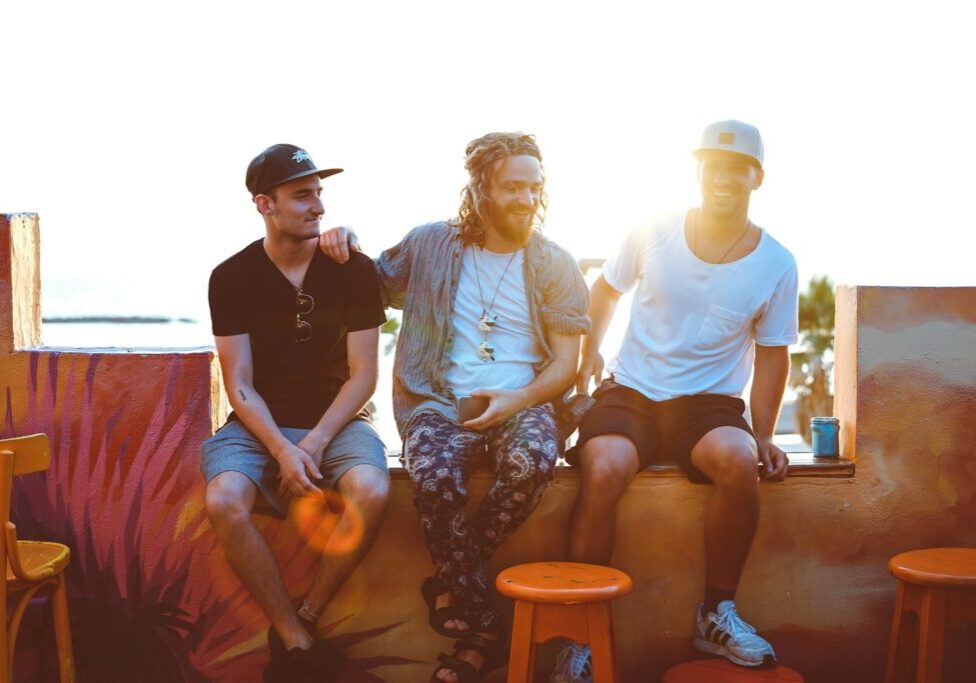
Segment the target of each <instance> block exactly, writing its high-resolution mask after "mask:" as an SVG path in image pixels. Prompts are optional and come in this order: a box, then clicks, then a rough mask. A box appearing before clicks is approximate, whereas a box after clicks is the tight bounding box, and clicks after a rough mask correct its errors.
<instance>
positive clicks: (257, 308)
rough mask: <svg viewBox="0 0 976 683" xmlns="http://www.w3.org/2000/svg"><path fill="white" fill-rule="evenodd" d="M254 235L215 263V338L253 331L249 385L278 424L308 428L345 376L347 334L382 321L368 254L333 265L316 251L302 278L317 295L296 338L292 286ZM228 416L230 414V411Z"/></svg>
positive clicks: (212, 287) (304, 287) (212, 282)
mask: <svg viewBox="0 0 976 683" xmlns="http://www.w3.org/2000/svg"><path fill="white" fill-rule="evenodd" d="M262 242H263V240H257V241H256V242H253V243H251V244H249V245H248V246H247V247H245V248H244V249H242V250H241V251H239V252H238V253H236V254H234V255H233V256H231V257H230V258H229V259H227V260H226V261H224V262H223V263H221V264H220V265H219V266H217V267H216V268H214V270H213V273H211V275H210V319H211V322H212V324H213V333H214V336H216V337H229V336H233V335H238V334H248V335H250V341H251V356H252V360H253V363H254V388H255V389H256V390H257V392H258V393H259V394H260V395H261V398H263V399H264V401H265V403H267V404H268V408H269V409H270V410H271V416H272V417H273V418H274V421H275V424H277V425H278V426H279V427H297V428H303V429H311V428H312V427H314V426H315V424H316V423H317V422H318V421H319V419H320V418H321V417H322V415H323V413H325V411H326V409H327V408H328V407H329V405H331V404H332V401H333V400H334V399H335V397H336V394H337V393H339V389H340V388H341V387H342V385H343V384H344V383H345V382H346V381H347V380H348V379H349V364H348V361H347V360H346V333H347V332H355V331H357V330H365V329H369V328H372V327H377V326H379V325H382V324H383V322H384V321H385V320H386V315H385V314H384V312H383V304H382V301H381V299H380V286H379V278H378V276H377V274H376V269H375V267H374V265H373V262H372V260H370V259H369V258H368V257H366V256H363V255H362V254H359V253H353V254H352V257H351V258H350V259H349V261H347V262H346V263H344V264H341V265H340V264H338V263H335V262H334V261H332V259H330V258H329V257H327V256H326V255H325V254H323V253H322V252H321V251H319V250H318V249H316V250H315V254H314V256H312V261H311V263H310V264H309V266H308V271H307V272H306V274H305V281H304V282H303V283H302V292H304V293H305V294H308V295H310V296H311V297H312V298H313V299H314V306H313V308H312V311H311V312H310V313H308V314H305V315H302V316H301V319H302V320H304V321H305V322H307V323H309V324H310V325H311V337H310V338H309V339H308V340H307V341H295V338H296V334H295V315H296V313H297V312H298V310H299V307H298V304H297V292H296V291H295V288H294V287H293V286H292V284H291V283H290V282H289V281H288V278H286V277H285V276H284V274H283V273H282V272H281V271H280V270H278V267H277V266H275V264H274V263H273V262H272V261H271V259H270V258H269V257H268V254H267V253H266V252H265V251H264V246H263V243H262ZM230 419H235V416H234V415H233V414H231V416H230Z"/></svg>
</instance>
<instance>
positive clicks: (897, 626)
mask: <svg viewBox="0 0 976 683" xmlns="http://www.w3.org/2000/svg"><path fill="white" fill-rule="evenodd" d="M910 626H911V624H910V623H908V620H906V619H905V584H904V583H902V582H901V581H899V582H898V589H897V593H896V594H895V613H894V615H893V616H892V618H891V636H890V637H889V638H888V660H887V663H886V665H885V677H884V683H896V682H897V681H898V667H899V665H901V664H903V661H902V660H903V659H904V657H905V653H904V652H901V651H900V649H899V648H901V649H902V650H903V649H904V648H903V647H901V646H902V644H903V641H904V637H903V635H902V631H903V630H907V629H908V628H909V627H910ZM899 655H900V657H899Z"/></svg>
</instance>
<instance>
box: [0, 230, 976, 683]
mask: <svg viewBox="0 0 976 683" xmlns="http://www.w3.org/2000/svg"><path fill="white" fill-rule="evenodd" d="M38 244H39V231H38V225H37V220H36V217H33V216H14V217H9V216H8V217H3V216H0V388H2V390H3V392H4V393H3V395H2V396H0V399H2V401H3V404H2V408H3V417H2V427H0V435H2V436H3V437H6V436H11V435H17V434H27V433H32V432H37V431H43V432H47V433H48V434H49V435H50V436H51V440H52V445H53V449H54V452H53V460H52V467H51V469H50V470H49V471H48V472H47V473H42V474H36V475H30V476H29V477H24V478H21V479H20V480H18V481H17V483H16V487H15V494H14V495H15V499H14V511H13V515H14V519H15V521H16V522H17V524H18V527H19V529H20V530H21V536H22V537H23V538H39V539H40V538H43V539H47V540H57V541H61V542H64V543H66V544H68V545H69V546H70V547H71V549H72V564H71V567H70V570H69V574H68V576H69V596H70V610H71V614H72V620H73V628H74V638H75V652H76V658H77V668H78V671H79V675H80V679H81V680H82V681H99V682H101V681H106V682H114V681H160V682H162V681H167V682H168V681H258V680H260V673H261V669H262V668H263V666H264V664H265V662H266V660H267V648H266V634H267V620H266V619H265V618H264V617H263V615H262V614H261V613H260V610H258V608H257V607H256V605H255V604H254V603H253V602H252V601H251V600H250V599H249V598H248V596H247V594H246V593H245V592H244V591H243V590H242V588H241V586H240V584H239V583H238V581H237V580H236V578H235V577H234V576H233V575H232V574H231V572H230V570H229V568H228V567H227V565H226V563H225V562H224V560H223V557H222V554H221V551H220V549H219V548H218V547H217V545H216V543H215V541H214V537H213V534H212V533H211V531H210V528H209V525H208V523H207V521H206V517H205V515H204V512H203V507H202V494H203V482H202V479H201V477H200V474H199V466H198V463H199V450H200V443H201V442H202V441H203V440H204V439H205V438H207V436H209V435H210V434H211V433H212V431H213V429H214V426H215V422H216V421H217V420H219V417H216V416H217V415H219V414H220V412H221V408H220V406H219V405H218V404H219V391H218V384H217V383H218V381H219V377H218V374H217V372H216V364H215V362H214V358H213V354H212V353H211V352H209V351H201V352H194V353H175V352H167V351H146V352H132V353H126V352H106V351H104V350H102V351H99V352H88V351H84V350H77V349H75V350H69V349H49V348H45V347H43V346H40V345H39V344H40V315H39V300H40V297H39V285H40V278H39V275H38V273H39V270H38V265H37V245H38ZM837 319H838V341H837V382H836V384H837V387H836V390H837V391H836V393H837V409H836V413H837V414H838V416H839V417H840V418H841V421H842V436H843V442H842V448H843V449H844V452H845V454H846V456H847V457H848V458H850V459H851V460H856V463H857V469H856V474H855V475H854V476H848V477H836V476H832V477H818V476H791V477H789V478H788V479H787V481H786V482H784V483H783V484H778V485H764V489H763V491H764V497H763V509H762V516H761V521H760V528H759V533H758V537H757V540H756V545H755V549H754V551H753V554H752V556H751V557H750V560H749V564H748V565H747V567H746V574H745V577H744V580H743V585H742V588H741V590H740V593H739V596H738V599H739V606H740V609H741V611H742V612H743V613H744V614H745V615H746V616H747V618H748V619H749V620H750V621H752V622H753V623H754V624H756V625H757V626H759V627H760V628H761V629H762V631H763V633H764V635H766V636H767V637H768V638H769V639H770V640H771V641H772V642H773V644H774V645H775V646H776V649H777V652H778V654H779V656H780V659H781V661H783V662H784V663H786V664H787V665H789V666H791V667H792V668H794V669H796V670H798V671H799V672H801V673H803V674H804V675H805V677H806V680H807V681H814V682H816V681H830V682H831V683H842V682H851V683H854V682H858V683H861V682H864V681H877V680H880V678H881V674H882V669H883V662H884V654H885V648H886V645H887V629H888V626H889V624H890V619H891V610H892V607H893V604H894V591H895V584H894V580H893V579H891V577H890V576H889V575H888V573H887V570H886V562H887V559H888V558H889V557H890V556H891V555H893V554H895V553H898V552H901V551H903V550H906V549H910V548H917V547H925V546H934V545H976V525H974V523H973V522H974V519H976V288H962V289H950V290H946V289H917V288H905V289H889V288H872V287H857V288H841V290H840V291H839V292H838V316H837ZM393 464H394V465H395V464H396V463H395V461H393ZM814 474H815V473H814ZM391 476H392V478H393V487H392V489H393V493H392V499H391V502H390V507H389V510H388V513H387V517H386V520H385V522H384V526H383V529H382V531H381V533H380V536H379V538H378V540H377V541H376V544H375V546H374V548H373V550H372V551H371V553H370V554H369V556H368V557H367V559H366V560H365V562H364V563H363V564H362V566H361V567H360V568H359V569H358V570H357V571H356V572H355V573H354V574H353V576H352V577H351V578H350V580H349V581H348V582H347V584H346V586H345V587H344V588H343V589H342V591H341V592H340V593H339V595H337V596H336V599H335V600H333V602H332V604H331V605H330V606H329V609H328V612H327V613H326V614H325V615H324V616H323V618H322V620H321V621H320V624H319V627H320V630H321V631H322V633H323V634H324V635H326V636H327V637H329V638H331V639H332V640H333V642H335V643H336V644H338V645H340V646H341V647H343V648H345V649H346V651H347V654H348V655H349V658H350V664H349V666H348V668H347V670H346V673H345V676H344V678H343V680H344V681H347V682H357V681H370V682H374V683H375V682H378V681H387V682H390V683H397V682H403V683H413V682H415V681H417V682H421V681H426V680H427V679H428V677H429V675H430V671H431V670H432V669H433V666H434V661H435V656H436V654H437V653H438V652H441V651H444V650H448V649H450V644H451V643H450V640H448V639H446V638H441V637H440V636H437V635H435V634H433V633H432V632H431V631H430V629H429V628H428V627H427V624H426V612H425V611H424V607H423V603H422V599H421V597H420V594H419V590H418V586H419V584H420V582H421V580H422V579H423V578H424V577H425V576H426V575H427V574H428V573H429V572H430V563H429V560H428V558H427V556H426V551H425V550H424V547H423V544H422V542H421V539H420V534H419V530H418V528H417V523H416V516H415V513H414V510H413V506H412V503H411V493H410V487H409V481H408V480H407V478H406V476H405V474H404V473H403V472H402V471H401V470H399V469H395V468H394V469H392V470H391ZM487 482H488V478H487V475H476V476H475V482H474V486H473V487H472V488H473V490H474V492H475V496H473V498H475V499H476V498H477V494H478V493H479V492H481V491H483V490H484V488H485V487H486V485H487ZM576 489H577V480H576V475H575V472H573V471H569V470H560V471H559V472H558V473H557V475H556V478H555V480H554V482H553V484H552V486H551V487H550V490H549V491H548V492H547V493H546V495H545V496H544V498H543V500H542V503H541V504H540V505H539V507H538V508H537V510H536V511H535V512H534V513H533V516H532V517H531V519H530V520H529V522H528V523H527V524H526V525H525V526H524V527H523V528H522V529H520V530H519V531H518V532H517V533H516V535H515V536H514V537H513V538H512V539H511V540H510V541H509V542H508V543H507V544H506V545H505V546H503V547H502V548H501V549H500V550H499V552H498V554H497V556H496V557H495V558H494V567H495V569H501V568H503V567H504V566H507V565H509V564H513V563H516V562H522V561H531V560H539V559H558V558H561V557H563V556H564V553H565V528H566V522H567V520H568V516H569V511H570V508H571V505H572V502H573V498H574V496H575V493H576ZM707 495H708V488H707V487H700V486H693V485H691V484H688V483H687V482H685V481H684V480H683V479H681V478H679V477H677V476H673V475H671V474H669V473H667V472H664V473H659V472H658V473H654V472H649V473H645V474H642V475H641V476H640V477H638V478H637V479H636V480H635V482H634V484H633V485H632V486H631V487H630V489H629V490H628V492H627V494H626V495H625V496H624V498H623V500H622V501H621V506H620V514H619V535H618V542H617V551H616V555H615V557H614V564H615V565H616V566H618V567H619V568H621V569H623V570H624V571H627V572H628V573H630V574H631V575H632V577H633V578H634V583H635V590H634V592H633V594H631V595H630V596H628V597H626V598H624V599H622V600H621V601H620V602H619V603H618V604H617V605H616V607H615V610H616V611H615V616H616V622H617V625H618V627H617V637H618V642H619V646H620V653H621V657H622V663H623V669H624V678H623V680H624V681H642V682H643V681H653V680H658V677H659V675H660V673H661V672H663V671H664V670H665V669H666V668H667V667H668V666H671V665H673V664H675V663H677V662H680V661H683V660H686V659H692V658H695V656H696V655H695V653H694V651H693V650H692V649H691V647H690V638H691V634H692V630H693V627H694V611H695V608H696V607H697V604H698V602H699V600H700V594H701V590H702V588H701V586H702V582H703V576H704V572H703V568H702V554H703V543H702V539H701V524H702V515H703V509H704V503H705V500H706V498H707ZM258 519H259V524H260V525H261V528H262V531H263V533H264V534H265V536H266V538H267V539H268V540H269V542H270V543H271V545H272V547H273V548H274V550H275V553H276V555H277V556H278V557H279V559H280V562H281V565H282V567H283V570H284V573H285V576H286V580H287V581H288V583H289V586H290V587H291V588H292V589H293V591H294V594H295V595H296V596H297V595H301V594H302V592H303V590H304V589H305V588H306V587H307V585H308V583H309V581H310V578H311V573H312V571H313V568H314V565H315V563H316V561H317V554H316V552H315V550H314V544H311V543H309V542H308V540H307V539H306V536H305V535H303V533H302V530H301V529H300V528H299V526H300V525H296V524H295V523H294V520H291V521H285V522H278V521H276V520H273V519H271V518H267V517H263V516H258ZM47 618H49V617H48V615H47V614H46V612H45V610H44V609H43V607H42V606H41V605H40V604H39V605H37V606H36V608H34V609H32V613H31V615H29V617H28V620H27V622H26V623H25V626H24V630H23V631H22V637H21V641H20V642H19V643H18V649H17V657H16V662H17V667H18V668H17V671H18V674H17V680H21V681H49V680H56V668H55V666H54V663H53V657H52V656H51V652H52V651H53V644H52V636H51V630H50V627H49V626H46V621H45V620H46V619H47ZM954 638H955V636H952V637H950V639H949V642H948V646H947V647H948V652H947V675H946V680H947V681H964V680H965V681H971V680H974V679H973V676H974V675H976V674H972V673H970V672H969V671H968V670H967V669H966V666H967V665H968V662H967V661H966V660H967V658H966V656H965V653H964V652H963V651H962V650H963V648H962V647H961V644H962V643H961V640H959V639H958V638H955V640H954ZM957 641H959V642H957ZM956 645H959V647H956ZM549 649H550V651H551V649H552V648H549ZM542 660H543V661H542V662H540V664H545V663H547V658H546V657H543V658H542ZM489 680H493V681H501V680H504V675H503V672H502V671H499V672H496V674H495V675H494V676H493V677H491V678H490V679H489Z"/></svg>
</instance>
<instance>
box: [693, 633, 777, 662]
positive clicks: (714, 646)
mask: <svg viewBox="0 0 976 683" xmlns="http://www.w3.org/2000/svg"><path fill="white" fill-rule="evenodd" d="M691 645H692V647H694V648H695V649H696V650H701V651H702V652H707V653H709V654H712V655H718V656H720V657H725V658H726V659H727V660H729V661H730V662H732V663H733V664H738V665H739V666H745V667H749V668H752V667H756V666H762V665H763V664H765V663H766V659H767V658H770V659H772V661H774V662H775V661H776V658H775V657H769V655H763V657H762V658H761V659H760V660H759V661H758V662H756V661H748V660H745V659H742V658H741V657H737V656H736V655H735V654H734V653H733V652H732V651H731V650H729V649H728V648H726V647H725V646H724V645H719V644H718V643H713V642H712V641H710V640H705V639H704V638H699V637H698V636H695V639H694V640H693V641H691Z"/></svg>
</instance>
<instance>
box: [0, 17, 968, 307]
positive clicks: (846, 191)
mask: <svg viewBox="0 0 976 683" xmlns="http://www.w3.org/2000/svg"><path fill="white" fill-rule="evenodd" d="M659 5H660V7H658V6H657V5H655V4H652V3H649V2H640V3H636V2H635V3H622V2H615V1H611V0H602V1H601V2H589V3H585V4H584V3H572V2H568V1H565V0H564V1H563V2H530V1H529V0H521V1H520V2H519V1H516V2H511V1H508V0H497V1H494V2H490V3H489V2H464V1H462V0H453V1H449V2H424V1H423V0H415V1H414V2H343V3H338V2H323V1H322V0H318V1H316V2H289V1H286V0H279V1H277V2H253V1H251V0H244V1H239V2H236V3H233V4H230V3H226V4H224V3H216V2H203V1H201V0H195V1H193V2H190V1H186V0H168V1H167V2H157V3H151V4H150V3H142V2H131V1H129V2H106V1H103V0H88V1H86V2H23V1H21V2H6V3H3V5H2V8H0V36H2V37H0V45H2V52H3V60H2V62H0V82H2V84H3V98H4V102H3V106H2V107H0V211H3V212H16V211H36V212H38V213H39V214H40V216H41V226H42V277H43V281H44V287H45V290H44V292H45V293H44V299H43V306H44V314H45V315H71V314H97V313H114V314H169V315H189V316H192V317H198V318H200V319H203V320H205V319H206V318H207V308H206V282H207V277H208V275H209V272H210V269H211V268H212V267H213V266H214V265H215V264H216V263H218V262H219V261H220V260H222V259H223V258H225V257H227V256H228V255H230V254H231V253H233V252H235V251H237V250H238V249H240V248H241V247H242V246H244V245H245V244H246V243H248V242H249V241H251V240H253V239H256V238H257V237H259V236H260V235H261V234H262V232H263V227H262V224H261V222H260V220H259V217H258V215H257V214H256V213H255V212H254V210H253V205H252V204H251V201H250V198H249V196H248V194H247V192H246V190H245V188H244V171H245V168H246V166H247V163H248V161H249V160H250V159H251V158H252V157H253V156H254V155H255V154H257V153H258V152H259V151H260V150H262V149H263V148H264V147H266V146H268V145H269V144H272V143H276V142H292V143H295V144H298V145H301V146H303V147H305V148H306V149H307V150H308V151H309V153H310V154H311V155H312V158H313V159H314V160H315V161H316V163H317V164H319V165H320V166H333V165H337V166H342V167H344V168H345V169H346V173H343V174H341V175H339V176H336V177H335V178H330V179H328V180H327V181H325V187H326V193H325V201H326V210H327V215H326V220H325V222H326V223H327V224H328V223H346V224H349V225H352V226H354V227H355V228H356V229H357V231H358V232H359V233H360V234H361V236H362V240H363V243H364V245H365V247H366V248H367V250H368V251H371V252H375V251H377V250H379V249H381V248H383V247H386V246H389V245H391V244H393V243H395V242H396V241H397V240H398V239H399V238H400V236H401V235H403V234H404V233H405V232H406V231H407V230H408V229H409V228H411V227H412V226H414V225H417V224H420V223H423V222H427V221H429V220H433V219H438V218H444V217H447V216H449V215H451V214H452V213H453V212H454V211H455V210H456V207H457V203H458V193H459V190H460V188H461V185H462V184H463V182H464V179H465V176H464V170H463V166H462V157H463V150H464V146H465V144H466V143H467V142H468V141H469V140H471V139H472V138H474V137H477V136H478V135H481V134H482V133H485V132H488V131H491V130H522V131H525V132H531V133H535V134H536V135H537V137H538V141H539V144H540V146H541V148H542V151H543V155H544V161H545V165H546V169H547V174H548V192H549V197H550V211H549V220H548V222H547V228H546V230H547V232H548V234H549V235H550V236H551V237H552V238H554V239H555V240H556V241H557V242H560V243H562V244H563V245H565V246H567V247H568V248H570V249H571V250H572V251H573V252H574V253H575V254H576V255H577V256H579V257H589V256H594V257H600V256H606V255H609V254H610V253H611V252H612V250H613V249H614V247H615V246H616V245H617V243H618V242H619V240H620V239H621V238H622V237H623V235H624V234H625V232H626V231H628V230H629V229H631V228H633V227H635V226H639V225H641V224H643V223H645V222H646V221H647V219H648V218H649V217H650V216H651V215H653V214H655V213H657V212H660V211H665V210H669V209H673V208H681V207H685V206H687V205H689V204H692V203H694V202H695V201H696V200H697V196H698V195H697V185H696V181H695V167H694V162H693V160H692V158H691V156H690V154H689V152H690V150H691V149H692V148H693V147H694V146H695V144H696V142H697V138H698V134H699V132H700V130H701V128H702V127H703V126H704V125H705V124H707V123H709V122H710V121H713V120H717V119H723V118H732V117H734V118H740V119H743V120H746V121H749V122H752V123H754V124H756V125H758V126H759V128H760V130H761V131H762V133H763V135H764V138H765V143H766V182H765V184H764V186H763V187H762V188H761V189H760V191H759V192H758V193H756V194H755V195H754V198H753V205H752V218H753V219H754V220H755V221H757V222H758V223H760V224H761V225H763V226H764V227H766V228H767V229H768V230H769V231H770V232H771V233H772V234H773V235H774V236H775V237H777V238H778V239H779V240H780V241H781V242H783V243H784V244H786V245H787V246H788V247H789V248H790V249H791V250H792V251H793V253H794V254H795V255H796V257H797V259H798V261H799V264H800V271H801V279H802V280H804V281H805V280H807V279H808V278H809V277H810V276H811V275H814V274H819V273H827V274H829V275H831V276H832V277H833V278H834V280H835V281H836V282H838V283H847V284H912V285H973V284H976V277H974V276H973V267H972V258H973V252H974V249H973V247H974V237H973V235H974V232H976V221H974V219H973V214H972V213H970V212H968V210H966V207H968V204H969V201H968V200H966V199H965V198H966V197H971V196H972V195H973V183H974V181H976V175H974V173H973V162H974V159H976V134H974V130H976V105H974V103H973V101H974V97H973V95H972V83H973V78H974V76H973V65H974V64H976V41H973V39H972V26H973V23H972V21H971V20H970V19H969V12H968V11H965V10H963V9H957V8H962V7H965V6H966V3H954V2H931V1H930V2H925V3H921V2H912V3H902V2H883V3H882V2H851V1H850V0H847V1H845V2H835V1H833V0H829V1H824V2H819V3H815V4H814V3H795V2H782V1H756V2H737V3H732V2H727V1H726V2H694V1H687V2H680V3H679V2H669V3H659ZM150 8H151V9H150ZM960 202H963V203H962V204H960Z"/></svg>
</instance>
